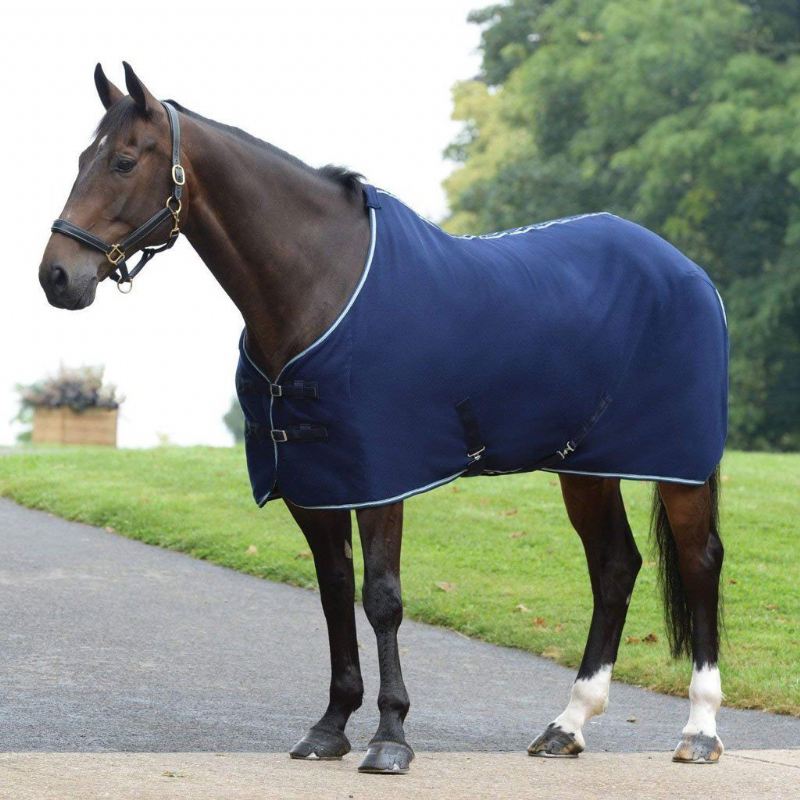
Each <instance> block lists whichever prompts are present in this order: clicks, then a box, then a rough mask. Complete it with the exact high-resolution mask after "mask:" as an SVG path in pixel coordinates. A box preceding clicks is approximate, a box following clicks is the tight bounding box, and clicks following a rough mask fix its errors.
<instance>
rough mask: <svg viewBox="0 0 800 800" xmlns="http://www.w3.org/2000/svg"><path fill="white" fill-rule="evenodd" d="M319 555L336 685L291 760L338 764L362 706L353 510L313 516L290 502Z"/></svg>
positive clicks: (317, 563) (347, 749) (317, 561)
mask: <svg viewBox="0 0 800 800" xmlns="http://www.w3.org/2000/svg"><path fill="white" fill-rule="evenodd" d="M287 506H288V507H289V511H291V513H292V516H293V517H294V518H295V520H296V522H297V524H298V525H299V526H300V528H301V529H302V531H303V533H304V534H305V537H306V540H307V541H308V544H309V547H310V548H311V552H312V554H313V556H314V566H315V567H316V571H317V581H318V583H319V592H320V598H321V600H322V609H323V612H324V613H325V620H326V622H327V623H328V641H329V643H330V650H331V686H330V698H329V702H328V708H327V709H326V711H325V713H324V714H323V715H322V718H321V719H320V720H319V722H317V723H316V724H315V725H313V726H312V727H311V729H310V730H309V731H308V733H306V735H305V736H304V737H303V738H302V739H301V740H300V741H299V742H298V743H297V744H296V745H295V746H294V747H293V748H292V749H291V751H290V752H289V755H290V756H291V757H292V758H306V759H339V758H341V757H342V756H343V755H345V753H348V752H350V742H349V741H348V739H347V736H345V732H344V729H345V725H346V724H347V720H348V719H349V718H350V715H351V714H352V713H353V712H354V711H355V710H356V709H357V708H358V707H359V706H360V705H361V699H362V697H363V694H364V686H363V683H362V681H361V667H360V665H359V661H358V641H357V638H356V618H355V607H354V603H355V579H354V577H353V550H352V547H351V521H350V512H349V511H312V510H309V509H304V508H299V507H298V506H293V505H292V504H291V503H287Z"/></svg>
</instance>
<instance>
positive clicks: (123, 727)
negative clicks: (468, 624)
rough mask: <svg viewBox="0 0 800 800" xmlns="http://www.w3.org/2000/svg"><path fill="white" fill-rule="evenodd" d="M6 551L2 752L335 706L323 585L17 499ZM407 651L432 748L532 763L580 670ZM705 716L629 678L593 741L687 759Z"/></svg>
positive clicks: (757, 737)
mask: <svg viewBox="0 0 800 800" xmlns="http://www.w3.org/2000/svg"><path fill="white" fill-rule="evenodd" d="M300 541H301V539H300V533H299V532H298V544H299V543H300ZM0 552H1V553H2V558H0V609H2V630H0V670H1V675H2V678H1V679H0V751H5V752H9V751H16V752H25V751H28V752H30V751H34V752H35V751H40V752H84V753H100V752H104V751H111V752H119V751H128V752H142V753H146V752H153V753H167V752H172V753H177V752H183V753H188V752H202V751H205V752H217V751H219V752H222V751H225V752H227V753H233V752H241V753H245V752H276V753H283V752H286V751H287V750H288V749H289V748H290V747H291V745H292V744H293V743H294V742H295V740H296V739H298V738H299V737H300V736H301V735H302V734H303V733H304V731H305V729H306V728H307V727H308V726H309V725H310V724H311V723H312V722H314V721H315V720H316V719H317V718H318V717H319V715H320V714H321V712H322V710H323V709H324V707H325V705H326V701H327V687H328V647H327V637H326V632H325V626H324V620H323V617H322V612H321V609H320V607H319V597H318V595H317V594H315V593H314V592H311V591H307V590H303V589H296V588H292V587H289V586H284V585H281V584H276V583H270V582H268V581H264V580H260V579H258V578H254V577H251V576H247V575H242V574H240V573H237V572H234V571H232V570H228V569H224V568H221V567H217V566H214V565H212V564H209V563H206V562H203V561H198V560H195V559H192V558H189V557H188V556H185V555H182V554H179V553H173V552H169V551H166V550H161V549H159V548H156V547H150V546H148V545H145V544H142V543H140V542H135V541H131V540H128V539H125V538H124V537H122V536H118V535H115V534H111V533H107V532H106V531H103V530H101V529H98V528H93V527H90V526H87V525H80V524H77V523H72V522H66V521H64V520H60V519H57V518H55V517H53V516H51V515H49V514H45V513H42V512H38V511H31V510H29V509H23V508H20V507H19V506H16V505H14V504H12V503H11V502H9V501H7V500H1V499H0ZM410 568H411V569H413V565H411V566H410ZM587 624H588V619H587ZM358 626H359V632H360V633H359V636H360V641H361V645H360V647H361V651H360V652H361V660H362V669H363V672H364V680H365V687H366V694H365V702H364V706H363V707H362V709H361V710H360V711H359V712H358V713H357V714H356V715H355V716H354V718H353V720H352V721H351V723H350V726H349V727H348V735H349V736H350V739H351V741H352V743H353V746H354V748H355V749H358V750H363V749H364V748H365V746H366V743H367V741H368V740H369V738H370V736H371V735H372V733H373V731H374V728H375V726H376V725H377V710H376V707H375V698H376V696H377V689H378V681H377V676H378V670H377V663H376V654H375V646H374V638H373V634H372V631H371V629H370V627H369V625H368V623H367V621H366V618H365V617H364V614H363V611H362V610H361V608H360V607H359V608H358ZM400 647H401V655H402V658H403V669H404V674H405V677H406V682H407V686H408V691H409V694H410V696H411V712H410V714H409V717H408V720H407V725H406V731H407V735H408V740H409V742H410V743H411V744H412V746H414V747H415V748H416V749H417V750H420V751H480V750H485V751H517V752H521V751H523V750H524V748H525V747H526V746H527V744H528V742H529V741H530V740H531V738H533V737H534V736H535V735H536V734H538V733H539V732H540V731H541V730H542V729H543V728H544V726H545V725H546V724H547V723H548V722H549V721H550V720H551V719H552V718H553V717H554V716H555V715H556V714H558V713H559V712H560V711H561V710H562V707H563V705H564V703H565V701H566V699H567V695H568V691H569V686H570V684H571V682H572V679H573V677H574V675H573V672H572V671H571V670H568V669H564V668H562V667H559V666H557V665H555V664H553V663H551V662H550V661H548V660H546V659H542V658H538V657H535V656H532V655H529V654H527V653H523V652H520V651H517V650H511V649H506V648H500V647H495V646H492V645H488V644H485V643H482V642H478V641H474V640H470V639H467V638H466V637H464V636H461V635H459V634H457V633H453V632H450V631H446V630H442V629H439V628H435V627H431V626H428V625H423V624H420V623H415V622H411V621H410V620H406V621H405V622H404V623H403V626H402V628H401V632H400ZM687 679H688V666H687ZM723 679H724V671H723ZM687 711H688V704H687V701H686V700H683V699H679V698H673V697H666V696H663V695H658V694H655V693H653V692H649V691H646V690H643V689H639V688H636V687H632V686H626V685H624V684H618V683H614V684H613V686H612V689H611V702H610V705H609V710H608V712H607V713H606V714H605V715H603V716H602V717H599V718H597V719H596V720H593V721H592V722H590V723H589V724H588V725H587V728H586V729H585V735H586V740H587V747H588V749H589V750H591V751H594V752H597V753H599V752H602V751H610V752H624V751H639V752H645V751H663V750H671V749H672V747H673V746H674V745H675V744H676V742H677V739H678V734H679V732H680V729H681V728H682V726H683V724H684V723H685V719H686V715H687ZM719 729H720V736H721V738H722V740H723V742H724V743H725V745H726V747H727V748H729V749H740V750H760V749H764V750H766V749H785V748H797V747H800V719H797V718H792V717H786V716H778V715H772V714H766V713H763V712H758V711H738V710H733V709H728V708H723V709H722V710H721V712H720V715H719Z"/></svg>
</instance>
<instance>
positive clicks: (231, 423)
mask: <svg viewBox="0 0 800 800" xmlns="http://www.w3.org/2000/svg"><path fill="white" fill-rule="evenodd" d="M222 421H223V422H224V423H225V427H226V428H227V429H228V430H229V431H230V433H231V436H233V441H234V442H235V443H236V444H241V443H242V442H243V441H244V414H243V413H242V407H241V406H240V405H239V401H238V400H237V399H236V398H235V397H233V398H231V406H230V408H229V409H228V410H227V411H226V412H225V414H224V415H223V417H222Z"/></svg>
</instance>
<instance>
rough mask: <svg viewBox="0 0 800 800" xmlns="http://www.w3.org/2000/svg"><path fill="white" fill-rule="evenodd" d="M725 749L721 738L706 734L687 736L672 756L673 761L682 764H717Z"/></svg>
mask: <svg viewBox="0 0 800 800" xmlns="http://www.w3.org/2000/svg"><path fill="white" fill-rule="evenodd" d="M724 750H725V748H724V747H723V746H722V742H721V741H720V740H719V736H706V735H705V734H704V733H692V734H685V735H684V737H683V739H681V743H680V744H679V745H678V746H677V747H676V748H675V752H674V753H673V754H672V760H673V761H679V762H680V763H681V764H716V763H717V761H719V757H720V756H721V755H722V753H723V752H724Z"/></svg>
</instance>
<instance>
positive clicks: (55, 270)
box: [50, 264, 69, 291]
mask: <svg viewBox="0 0 800 800" xmlns="http://www.w3.org/2000/svg"><path fill="white" fill-rule="evenodd" d="M50 282H51V283H52V284H53V286H54V287H55V288H56V289H58V290H59V291H63V290H64V289H66V288H67V284H68V283H69V277H68V276H67V271H66V270H65V269H64V267H61V266H59V265H58V264H53V266H52V267H50Z"/></svg>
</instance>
